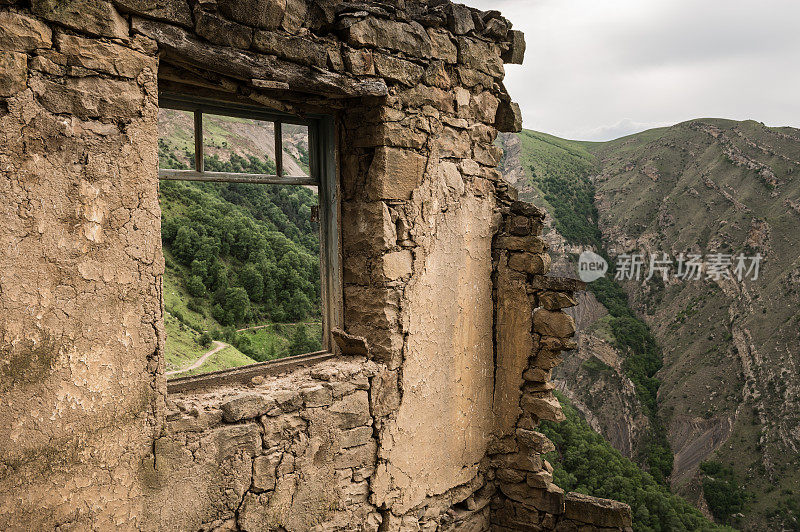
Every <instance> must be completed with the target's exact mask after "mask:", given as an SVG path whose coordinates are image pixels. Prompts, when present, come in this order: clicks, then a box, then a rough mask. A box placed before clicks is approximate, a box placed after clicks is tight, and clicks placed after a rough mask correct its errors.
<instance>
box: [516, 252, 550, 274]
mask: <svg viewBox="0 0 800 532" xmlns="http://www.w3.org/2000/svg"><path fill="white" fill-rule="evenodd" d="M551 262H552V259H551V258H550V255H548V254H547V253H512V254H511V255H510V256H509V257H508V267H509V268H511V269H512V270H516V271H518V272H525V273H530V274H545V273H547V272H548V271H550V264H551Z"/></svg>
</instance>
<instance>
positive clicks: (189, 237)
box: [172, 225, 200, 264]
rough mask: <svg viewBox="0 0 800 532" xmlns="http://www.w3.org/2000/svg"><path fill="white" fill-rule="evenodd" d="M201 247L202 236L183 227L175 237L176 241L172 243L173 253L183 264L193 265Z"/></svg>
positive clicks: (189, 228)
mask: <svg viewBox="0 0 800 532" xmlns="http://www.w3.org/2000/svg"><path fill="white" fill-rule="evenodd" d="M199 245H200V235H198V234H197V231H195V230H194V229H192V228H191V227H188V226H185V225H182V226H181V227H180V228H179V229H178V232H177V234H176V235H175V241H174V242H173V243H172V252H173V253H174V254H175V257H176V258H177V259H178V260H179V261H181V262H182V263H183V264H191V262H192V260H193V259H194V254H195V253H197V248H198V246H199Z"/></svg>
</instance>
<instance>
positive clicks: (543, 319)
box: [0, 0, 627, 531]
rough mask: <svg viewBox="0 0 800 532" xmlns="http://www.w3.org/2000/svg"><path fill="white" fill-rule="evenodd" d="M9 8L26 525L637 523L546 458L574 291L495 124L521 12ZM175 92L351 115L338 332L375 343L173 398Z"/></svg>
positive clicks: (18, 510)
mask: <svg viewBox="0 0 800 532" xmlns="http://www.w3.org/2000/svg"><path fill="white" fill-rule="evenodd" d="M0 19H2V24H0V65H2V74H3V75H2V81H0V126H2V127H0V136H2V144H1V145H0V162H1V163H2V165H0V168H2V171H3V177H4V180H3V185H2V186H3V194H4V200H5V201H4V202H3V205H4V207H3V208H4V209H5V212H4V215H5V216H4V217H3V223H2V224H0V234H2V235H3V237H4V240H5V243H6V245H5V247H4V249H6V250H7V251H5V252H4V254H3V256H2V259H0V260H2V269H0V306H2V310H3V317H2V318H0V320H2V321H0V325H1V326H2V327H1V328H0V332H1V333H2V342H3V343H2V346H3V349H2V358H1V359H0V372H2V379H0V390H1V394H0V397H1V398H2V404H3V405H4V408H3V410H2V414H0V426H2V427H3V428H2V429H0V431H2V434H0V441H3V442H9V443H8V444H5V445H4V447H5V448H4V449H3V453H2V454H3V456H2V462H0V527H1V528H3V529H8V530H15V529H26V528H31V527H33V528H38V529H54V528H59V527H60V528H63V529H101V530H104V529H129V530H133V529H138V530H165V529H185V530H191V529H199V530H236V529H240V530H265V529H275V530H353V529H357V530H377V529H378V528H379V527H380V529H381V530H384V531H394V530H475V531H483V530H488V529H489V528H490V526H492V524H494V525H495V526H506V527H511V528H514V527H516V526H518V527H520V528H525V527H530V526H549V525H547V523H556V522H560V523H567V522H568V520H569V519H571V518H572V517H576V516H583V515H589V514H590V513H591V512H589V513H587V512H586V511H584V510H580V511H578V510H577V509H579V508H584V509H585V508H586V507H592V508H596V509H597V508H600V509H601V510H597V513H598V515H601V516H606V517H607V516H608V515H611V514H614V512H617V514H620V515H622V514H624V511H622V510H620V509H619V508H617V507H613V508H611V510H608V511H605V510H602V504H606V503H603V502H602V501H596V500H591V499H583V498H580V497H579V496H576V495H575V496H573V495H567V496H564V495H563V494H561V493H560V492H558V490H557V488H555V486H553V485H552V483H551V482H550V478H549V476H548V475H549V473H548V470H547V464H546V462H544V461H542V460H541V456H540V455H541V453H542V452H544V450H545V449H546V447H547V444H546V442H544V441H543V440H541V439H540V438H539V435H538V433H536V432H535V430H534V429H535V424H536V422H537V421H538V419H547V418H556V417H558V415H559V410H558V406H557V401H555V399H554V398H553V397H552V395H551V393H550V389H551V388H552V387H551V386H550V385H549V384H548V383H547V379H548V377H549V372H548V370H549V369H550V367H552V365H553V364H555V363H556V361H557V352H558V350H560V349H565V348H569V340H568V339H567V337H569V336H570V335H571V334H572V330H571V323H570V322H569V320H568V318H567V317H566V315H565V314H563V313H562V312H560V310H559V309H560V308H562V307H564V306H566V305H567V304H568V303H570V299H569V296H568V294H567V292H569V291H570V290H571V289H573V288H574V287H570V286H567V285H564V283H563V282H562V281H558V280H552V279H549V278H546V277H544V276H543V274H544V273H546V270H547V266H548V265H549V263H548V262H547V255H546V254H545V253H544V248H543V245H542V243H541V240H540V239H539V237H538V234H539V231H540V229H541V223H540V222H541V220H540V219H539V218H540V216H539V213H538V211H536V210H535V209H533V208H532V207H530V206H525V205H522V204H519V203H513V202H512V201H511V200H510V199H509V198H508V194H509V193H510V191H509V190H508V187H507V186H506V185H505V183H503V182H502V181H501V180H500V179H499V174H498V172H497V170H496V166H497V163H498V159H499V156H500V150H499V148H498V147H496V146H495V145H494V140H495V137H496V135H497V131H498V130H502V131H516V130H518V129H519V128H520V115H519V109H518V107H517V106H516V105H515V104H513V103H512V102H511V100H510V98H509V96H508V94H507V91H506V90H505V88H504V86H503V83H502V78H503V75H504V73H503V63H504V62H513V63H520V62H521V61H522V55H523V53H524V40H523V38H522V34H521V33H519V32H515V31H513V30H511V29H510V23H509V22H508V21H507V20H505V19H504V18H502V17H501V16H500V15H499V13H497V12H494V11H489V12H480V11H477V10H474V9H470V8H467V7H465V6H460V5H456V4H451V3H449V2H447V1H444V0H430V1H427V2H402V1H400V0H394V1H386V2H358V3H348V2H340V1H336V0H280V1H278V0H191V1H186V0H152V1H150V0H148V1H141V2H140V1H136V2H134V1H130V0H114V1H113V2H110V1H104V0H59V1H56V0H31V1H29V2H15V1H13V0H2V1H0ZM159 93H170V94H180V95H193V96H199V97H204V98H209V99H213V100H215V101H219V102H225V101H229V102H235V103H243V104H249V105H259V106H265V107H268V108H270V109H275V110H279V111H285V112H290V113H296V114H303V113H320V112H324V113H326V114H330V115H333V118H334V121H335V123H336V134H337V137H338V138H337V144H338V150H337V177H338V185H339V190H338V193H339V205H338V207H339V208H340V209H341V219H342V220H343V221H342V225H341V227H340V228H339V229H340V240H341V262H342V279H343V286H344V288H343V293H342V294H340V296H341V299H342V313H343V323H341V324H339V325H340V326H341V327H342V329H343V331H342V333H341V334H342V335H347V334H349V335H352V336H356V337H360V338H361V340H358V341H359V342H361V346H362V347H361V348H360V349H359V356H353V355H352V354H349V352H348V351H347V349H344V350H341V349H340V350H339V351H341V352H339V353H338V355H339V356H338V357H336V358H334V359H330V360H328V361H326V362H324V363H320V364H317V365H316V366H314V367H312V368H305V369H299V370H293V371H290V372H287V373H286V374H284V375H282V376H278V377H275V376H271V377H266V376H256V377H254V378H253V379H252V380H251V381H250V382H249V384H242V385H231V384H226V385H219V386H216V387H211V388H206V389H205V390H203V391H199V392H193V393H182V394H177V395H170V396H168V395H167V393H166V386H165V381H164V376H163V342H164V333H163V315H162V301H161V284H162V282H161V281H162V280H161V277H162V274H163V257H162V254H161V248H160V234H159V233H160V229H159V218H160V212H159V207H158V198H157V191H158V181H157V157H156V154H157V150H156V144H157V131H156V117H157V106H158V94H159ZM493 246H494V247H493ZM343 345H344V344H343ZM364 353H366V356H364ZM532 354H533V359H532V360H531V361H530V362H531V366H530V367H529V357H531V355H532ZM515 460H516V461H515ZM523 462H524V463H523ZM520 464H523V465H520ZM539 500H545V501H548V502H547V504H550V506H546V507H544V508H540V506H542V503H537V502H535V501H539ZM565 501H566V502H565ZM570 501H573V502H570ZM537 504H538V506H537ZM609 504H610V503H609ZM579 505H583V506H579ZM531 508H533V510H531ZM571 508H573V509H572V510H571ZM526 512H527V513H526ZM620 512H622V513H620ZM614 515H616V514H614ZM625 515H627V514H625ZM606 517H603V519H605V518H606ZM600 519H601V518H597V520H595V521H596V523H597V524H598V525H599V524H600ZM609 519H610V518H609ZM608 522H609V523H611V521H608ZM537 523H538V524H537ZM603 523H606V521H603ZM615 523H616V521H614V522H613V523H612V524H613V525H614V526H616V524H615ZM554 526H555V525H554ZM603 526H605V525H603Z"/></svg>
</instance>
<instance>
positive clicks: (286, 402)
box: [272, 390, 303, 414]
mask: <svg viewBox="0 0 800 532" xmlns="http://www.w3.org/2000/svg"><path fill="white" fill-rule="evenodd" d="M272 398H273V399H274V400H275V402H276V403H277V407H278V408H279V409H280V410H281V412H283V413H285V414H288V413H291V412H296V411H297V410H299V409H300V408H302V407H303V396H302V395H301V393H300V391H299V390H279V391H277V392H275V393H273V394H272Z"/></svg>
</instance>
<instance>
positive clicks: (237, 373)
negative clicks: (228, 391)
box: [167, 351, 336, 393]
mask: <svg viewBox="0 0 800 532" xmlns="http://www.w3.org/2000/svg"><path fill="white" fill-rule="evenodd" d="M334 356H336V355H335V354H334V353H331V352H329V351H316V352H314V353H307V354H305V355H295V356H291V357H285V358H279V359H277V360H268V361H266V362H256V363H255V364H249V365H247V366H240V367H238V368H231V369H223V370H219V371H212V372H210V373H204V374H202V375H192V376H190V377H178V378H176V379H170V380H168V381H167V393H181V392H192V391H197V390H202V389H206V388H213V387H216V386H222V385H228V384H242V383H244V384H246V383H249V382H250V379H252V378H253V377H257V376H268V375H278V374H281V373H285V372H287V371H293V370H295V369H297V368H301V367H305V366H311V365H313V364H316V363H318V362H321V361H323V360H328V359H329V358H333V357H334Z"/></svg>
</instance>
